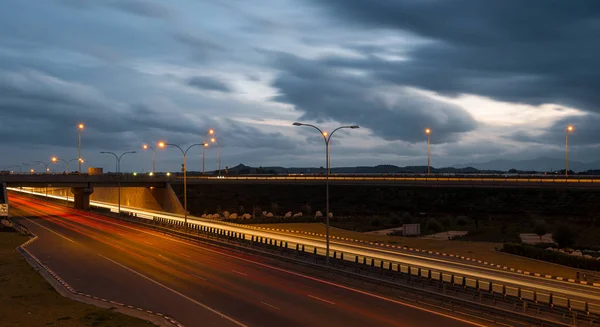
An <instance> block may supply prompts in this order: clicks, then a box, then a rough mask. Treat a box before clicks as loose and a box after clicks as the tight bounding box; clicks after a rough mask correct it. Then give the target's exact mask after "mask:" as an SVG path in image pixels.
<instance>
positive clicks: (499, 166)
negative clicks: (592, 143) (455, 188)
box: [454, 157, 600, 172]
mask: <svg viewBox="0 0 600 327" xmlns="http://www.w3.org/2000/svg"><path fill="white" fill-rule="evenodd" d="M454 167H457V168H461V167H474V168H476V169H480V170H500V171H508V170H510V169H517V170H523V171H539V172H549V171H557V170H561V169H565V159H564V158H562V159H557V158H550V157H539V158H536V159H529V160H508V159H497V160H492V161H488V162H480V163H473V162H472V163H467V164H462V165H454ZM594 169H600V161H593V162H587V163H585V162H581V161H573V160H569V170H573V171H576V172H582V171H587V170H594Z"/></svg>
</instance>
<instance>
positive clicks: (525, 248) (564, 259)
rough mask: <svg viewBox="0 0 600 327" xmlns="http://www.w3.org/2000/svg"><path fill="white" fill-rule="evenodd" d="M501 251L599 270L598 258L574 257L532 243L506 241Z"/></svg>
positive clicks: (599, 261)
mask: <svg viewBox="0 0 600 327" xmlns="http://www.w3.org/2000/svg"><path fill="white" fill-rule="evenodd" d="M502 252H506V253H510V254H516V255H520V256H523V257H528V258H533V259H537V260H542V261H548V262H552V263H557V264H559V265H564V266H569V267H573V268H579V269H586V270H595V271H600V260H594V259H587V258H582V257H576V256H572V255H568V254H564V253H561V252H558V251H546V250H544V249H542V248H539V247H535V246H532V245H525V244H516V243H506V244H504V246H503V247H502Z"/></svg>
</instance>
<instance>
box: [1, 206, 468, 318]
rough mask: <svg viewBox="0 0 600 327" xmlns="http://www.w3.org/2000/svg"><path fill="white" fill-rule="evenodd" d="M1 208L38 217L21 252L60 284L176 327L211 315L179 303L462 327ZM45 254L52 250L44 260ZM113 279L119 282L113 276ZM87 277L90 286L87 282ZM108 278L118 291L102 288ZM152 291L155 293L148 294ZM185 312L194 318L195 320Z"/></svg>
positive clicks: (111, 225)
mask: <svg viewBox="0 0 600 327" xmlns="http://www.w3.org/2000/svg"><path fill="white" fill-rule="evenodd" d="M11 201H12V203H11V204H12V205H13V206H14V207H15V208H16V209H17V210H20V212H22V214H23V215H30V216H39V217H41V218H40V219H37V220H33V219H30V220H25V219H23V223H24V224H25V225H26V226H28V227H30V228H31V229H32V231H34V233H36V234H38V235H40V240H39V241H42V242H39V241H36V242H34V244H33V245H32V246H31V250H32V252H33V253H34V254H36V255H38V254H39V255H41V256H42V257H43V258H44V262H45V264H47V265H48V266H50V267H51V268H52V269H55V270H56V272H57V273H59V274H60V275H63V273H64V274H65V276H64V277H65V280H66V281H67V282H68V283H70V284H71V286H73V287H74V288H75V289H78V290H81V291H85V292H88V293H96V294H97V293H102V294H98V295H99V296H100V295H102V296H103V297H107V298H110V299H116V300H117V301H118V302H122V301H119V299H121V298H123V297H126V298H127V299H128V301H129V302H128V303H132V302H135V304H136V305H138V304H139V303H141V304H139V306H142V307H145V308H149V307H152V308H150V310H153V311H159V312H164V313H167V314H170V315H171V316H173V317H174V318H175V319H177V320H179V321H181V322H182V323H184V324H185V325H186V326H196V325H200V322H203V323H206V322H207V320H205V318H204V317H205V316H207V314H209V313H211V312H210V311H209V310H206V309H205V308H202V307H201V306H199V305H197V304H195V305H193V306H194V307H195V308H194V309H190V305H192V304H194V303H193V302H191V301H189V299H191V300H194V301H197V302H199V303H202V304H204V305H206V306H209V307H210V308H213V309H215V310H218V311H219V312H222V313H223V314H225V315H227V316H230V317H232V318H233V319H235V320H238V321H240V322H242V323H243V324H247V325H250V326H284V325H285V326H332V325H342V324H343V325H348V326H365V325H385V326H434V325H435V326H439V325H443V326H465V325H466V324H465V323H463V322H459V321H456V320H451V319H449V318H446V317H442V316H439V315H434V314H432V313H429V312H425V311H421V310H417V309H415V308H411V307H408V306H405V305H401V304H399V303H397V302H391V301H388V300H385V299H381V298H377V297H373V296H371V295H369V294H363V293H358V292H355V291H353V290H350V289H345V288H341V287H338V286H336V285H331V284H326V283H322V282H320V281H318V280H314V279H309V278H304V277H302V276H299V275H294V274H290V273H288V272H285V271H282V270H278V269H272V268H269V266H265V265H264V262H266V260H265V259H263V258H258V257H253V256H249V255H243V254H236V253H232V252H227V251H222V250H218V251H217V250H214V249H210V248H204V247H202V246H197V245H193V244H189V243H186V242H182V241H179V240H175V239H172V238H170V237H165V236H162V235H160V234H157V233H154V232H151V231H146V230H142V229H140V228H137V227H134V226H131V225H127V224H124V223H122V222H119V221H115V220H112V219H110V218H106V217H102V216H99V215H95V214H91V213H81V212H77V211H74V210H71V209H67V208H64V207H60V206H55V205H47V204H44V203H42V202H41V201H37V200H33V199H29V198H22V197H21V198H20V197H18V196H15V197H11ZM33 222H35V223H36V224H34V223H33ZM40 226H44V227H45V228H47V229H48V230H52V231H54V232H55V233H53V232H50V231H48V230H47V229H44V228H41V227H40ZM56 233H58V234H61V235H63V236H65V237H68V238H70V239H72V240H74V241H75V242H76V243H73V242H70V241H67V240H66V239H64V238H63V237H61V236H58V235H57V234H56ZM36 243H37V244H36ZM148 243H150V244H148ZM57 249H58V250H57ZM54 251H60V252H59V254H54ZM238 257H239V258H238ZM254 261H258V262H262V265H257V264H255V263H254ZM75 262H76V263H77V264H74V263H75ZM55 267H56V268H55ZM107 267H108V268H107ZM134 272H139V273H140V274H142V275H144V276H145V277H147V278H141V276H140V275H137V278H132V277H136V273H134ZM121 275H127V276H128V277H127V278H124V279H121ZM97 279H99V280H100V281H99V282H96V280H97ZM129 279H135V280H136V283H137V284H136V283H133V282H132V283H131V285H129V283H127V282H126V281H128V280H129ZM117 281H120V282H119V283H117V284H115V285H118V286H119V289H116V287H111V283H112V282H117ZM139 283H146V284H147V283H150V284H152V286H151V287H149V286H148V285H145V286H144V288H143V289H145V292H142V293H140V290H138V288H139V287H140V284H139ZM160 285H162V286H164V287H161V286H160ZM133 286H135V287H133ZM115 289H116V290H115ZM157 289H159V290H160V291H156V292H157V294H156V295H155V294H154V290H157ZM168 289H171V290H173V291H176V292H178V293H180V294H181V295H183V296H179V299H178V301H179V302H182V301H183V300H186V299H188V301H187V302H189V303H188V304H187V306H186V307H185V311H184V310H180V309H179V307H178V305H174V306H168V305H167V306H164V307H163V305H164V304H165V303H164V302H165V301H163V300H162V299H164V297H163V296H164V295H165V293H168V294H169V296H170V297H173V296H174V295H176V293H174V292H169V291H168ZM121 293H127V294H125V295H122V294H121ZM323 300H325V301H323ZM123 302H124V301H123ZM184 302H185V301H184ZM132 304H133V303H132ZM161 309H162V310H161ZM167 310H168V311H167ZM191 312H193V313H196V312H198V315H197V317H195V314H191ZM214 316H217V315H214ZM213 319H214V318H213ZM219 319H220V320H219V323H223V320H222V319H221V318H220V317H219ZM205 325H211V324H210V323H209V324H205Z"/></svg>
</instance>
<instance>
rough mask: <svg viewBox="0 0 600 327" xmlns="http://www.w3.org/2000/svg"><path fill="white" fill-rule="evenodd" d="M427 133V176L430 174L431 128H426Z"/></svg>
mask: <svg viewBox="0 0 600 327" xmlns="http://www.w3.org/2000/svg"><path fill="white" fill-rule="evenodd" d="M425 134H427V176H429V175H431V129H429V128H426V129H425Z"/></svg>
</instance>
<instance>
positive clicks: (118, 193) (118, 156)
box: [100, 151, 136, 214]
mask: <svg viewBox="0 0 600 327" xmlns="http://www.w3.org/2000/svg"><path fill="white" fill-rule="evenodd" d="M100 153H102V154H112V155H113V156H115V159H116V161H117V173H120V172H121V158H122V157H123V156H124V155H126V154H128V153H136V152H135V151H127V152H123V153H121V155H117V154H116V153H114V152H108V151H101V152H100ZM117 197H118V200H117V203H118V212H117V213H118V214H121V177H120V176H118V177H117Z"/></svg>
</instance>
